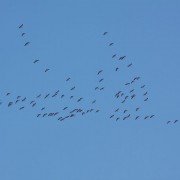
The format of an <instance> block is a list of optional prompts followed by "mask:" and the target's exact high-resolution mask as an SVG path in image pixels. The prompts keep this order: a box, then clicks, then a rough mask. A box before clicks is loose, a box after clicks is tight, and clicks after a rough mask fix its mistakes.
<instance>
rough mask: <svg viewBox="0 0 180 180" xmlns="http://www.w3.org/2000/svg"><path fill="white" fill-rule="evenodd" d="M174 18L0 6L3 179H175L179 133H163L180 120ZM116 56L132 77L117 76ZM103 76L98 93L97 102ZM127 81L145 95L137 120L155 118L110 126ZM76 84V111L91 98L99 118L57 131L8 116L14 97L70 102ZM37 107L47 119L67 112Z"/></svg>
mask: <svg viewBox="0 0 180 180" xmlns="http://www.w3.org/2000/svg"><path fill="white" fill-rule="evenodd" d="M179 19H180V1H179V0H171V1H169V0H109V1H108V0H76V1H73V0H71V1H70V0H38V1H37V0H31V1H24V0H16V1H14V0H6V1H1V2H0V22H1V26H0V27H1V33H0V99H1V101H2V102H4V103H3V104H2V105H1V106H0V179H2V180H40V179H43V180H61V179H63V180H121V179H122V180H132V179H134V180H170V179H173V180H179V179H180V165H179V163H180V156H179V152H180V144H179V135H180V124H178V123H177V124H169V125H167V124H166V122H167V121H168V120H172V121H174V120H175V119H179V115H180V114H179V112H180V110H179V109H180V107H179V104H180V96H179V92H180V71H179V67H180V61H179V57H180V50H179V49H180V36H179V32H180V23H179V22H180V21H179ZM21 23H24V27H23V30H19V29H18V26H19V25H20V24H21ZM22 31H23V32H26V36H25V37H21V32H22ZM104 31H108V32H109V33H108V35H107V36H106V37H103V36H102V33H103V32H104ZM27 41H30V42H31V44H30V45H29V46H28V47H24V46H23V45H24V43H25V42H27ZM110 42H114V43H115V44H114V46H113V47H111V48H110V47H108V43H110ZM114 53H117V54H119V55H126V56H127V61H128V62H129V63H130V62H132V63H133V68H132V69H131V70H129V71H128V70H127V69H124V68H122V69H121V68H120V70H119V72H118V73H115V71H114V68H115V67H116V66H117V64H115V62H114V60H112V58H111V56H112V54H114ZM34 59H40V62H39V63H38V64H36V65H34V64H33V63H32V62H33V60H34ZM118 66H119V65H118ZM122 66H124V65H122ZM120 67H121V66H120ZM46 68H50V71H49V72H48V73H44V70H45V69H46ZM100 69H103V70H104V74H103V75H102V76H103V77H104V79H105V81H104V82H103V85H104V87H105V90H104V91H102V92H100V93H99V94H98V93H95V92H94V90H93V89H94V87H95V86H96V84H97V75H96V74H97V71H98V70H100ZM134 75H139V76H141V83H143V84H146V87H147V90H148V93H149V101H148V102H147V104H146V108H145V109H144V110H143V111H142V112H141V113H142V114H143V115H146V114H147V113H150V114H155V115H156V117H155V118H154V119H152V120H147V121H144V120H139V121H134V120H133V119H130V120H128V121H122V120H120V121H117V122H116V121H115V120H111V119H109V115H111V113H112V112H113V111H114V109H115V108H116V107H118V106H119V107H120V108H121V106H122V105H121V103H119V104H118V102H117V100H116V99H114V98H113V93H115V92H117V90H118V89H121V87H122V83H124V82H126V81H128V80H129V79H130V78H131V77H133V76H134ZM67 77H71V81H70V82H68V83H69V84H67V83H66V82H65V79H66V78H67ZM74 85H75V86H76V91H74V93H75V94H74V95H75V96H77V97H84V98H86V100H87V101H86V102H85V103H84V104H82V106H87V102H88V101H91V100H93V99H97V100H98V102H97V104H96V105H95V106H96V107H95V108H98V109H100V110H101V111H100V113H98V114H93V113H92V114H91V115H87V116H84V117H81V116H79V117H76V118H74V119H73V120H67V121H64V122H59V121H57V119H51V118H44V119H43V118H36V114H37V109H36V108H31V107H28V105H25V106H26V108H25V109H24V110H23V111H19V110H18V106H13V107H11V108H8V107H7V102H9V101H10V100H12V99H15V98H16V96H17V95H21V96H23V97H27V98H28V101H29V100H30V99H33V98H34V97H36V96H37V95H38V94H39V93H42V94H46V93H48V92H50V93H53V92H55V91H56V90H58V89H59V90H60V91H61V92H63V93H64V94H68V93H69V95H70V92H69V88H71V87H72V86H74ZM140 85H141V84H140ZM7 92H11V95H10V96H8V97H6V96H5V94H6V93H7ZM137 93H139V91H138V92H137ZM26 103H27V102H26ZM39 103H40V105H39V107H41V106H46V107H48V108H49V111H54V110H55V111H58V109H62V108H63V107H64V106H66V105H67V106H73V103H69V101H68V100H66V99H64V100H60V98H59V100H57V99H56V100H50V99H49V100H48V101H46V102H45V101H44V100H42V99H40V100H39ZM82 103H83V102H82ZM27 104H28V103H27ZM137 104H139V106H140V107H144V106H145V105H144V103H142V101H140V100H139V101H138V100H137ZM134 107H135V106H133V105H131V104H129V105H128V107H127V108H132V109H133V108H134Z"/></svg>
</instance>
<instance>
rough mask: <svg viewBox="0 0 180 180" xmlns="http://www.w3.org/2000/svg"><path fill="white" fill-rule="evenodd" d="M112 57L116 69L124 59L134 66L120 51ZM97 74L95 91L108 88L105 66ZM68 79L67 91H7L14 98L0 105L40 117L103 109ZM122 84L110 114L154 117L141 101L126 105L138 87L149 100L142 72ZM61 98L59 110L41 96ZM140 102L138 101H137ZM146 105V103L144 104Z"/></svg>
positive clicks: (123, 117)
mask: <svg viewBox="0 0 180 180" xmlns="http://www.w3.org/2000/svg"><path fill="white" fill-rule="evenodd" d="M23 28H24V24H21V25H20V26H18V29H19V30H21V31H20V32H21V36H22V37H24V36H26V33H25V32H24V31H23ZM102 36H103V37H104V38H105V37H106V36H108V32H104V33H103V34H102ZM29 45H30V41H26V42H25V43H24V46H29ZM114 45H115V44H114V42H109V43H108V47H109V48H113V46H114ZM111 58H112V59H113V60H115V61H116V62H117V64H116V66H115V68H114V71H115V73H118V71H119V69H120V67H119V63H121V62H127V64H126V65H125V66H124V67H125V68H127V69H131V68H133V63H132V62H128V60H127V57H126V56H125V55H121V56H119V55H117V53H114V54H113V55H112V57H111ZM39 62H40V60H39V59H35V60H33V62H32V63H34V64H37V63H39ZM48 71H50V68H46V69H44V72H45V73H47V72H48ZM96 73H97V74H96V76H97V79H98V85H97V86H95V87H94V91H95V92H98V91H105V86H104V77H103V75H104V73H105V72H104V70H103V69H100V70H98V71H97V72H96ZM65 83H66V84H67V85H68V87H69V91H68V92H67V94H64V93H62V92H61V91H60V90H55V91H54V92H47V93H40V94H37V95H36V96H34V97H33V98H28V97H23V96H21V95H16V96H15V97H14V95H13V94H12V93H11V92H7V93H6V94H5V97H9V98H12V99H8V101H7V102H6V100H7V99H5V102H4V101H0V105H2V104H5V105H6V106H7V107H8V108H10V107H12V106H17V108H18V109H19V110H20V111H22V110H23V109H25V108H27V107H31V108H36V117H38V118H40V117H41V118H46V117H48V118H56V119H57V120H58V121H64V120H67V119H71V118H75V117H77V116H85V115H87V114H90V113H95V114H96V113H99V112H100V109H99V108H97V106H98V105H97V99H92V100H87V98H84V97H77V96H75V95H74V92H75V91H76V86H75V85H74V84H73V83H72V79H71V77H67V78H66V79H65ZM123 87H124V89H123V88H121V89H118V90H117V91H116V92H115V93H114V94H112V97H113V98H115V99H116V100H117V101H118V103H120V104H121V106H120V105H119V106H118V107H116V108H115V109H114V110H113V111H112V112H111V113H110V115H109V118H110V119H112V120H115V121H119V120H122V121H125V120H128V119H131V120H132V119H134V120H139V119H142V120H147V119H153V118H155V114H145V115H142V113H141V110H142V107H140V106H139V105H138V104H136V105H135V106H134V109H133V110H129V109H128V107H126V106H125V105H126V104H127V103H134V100H135V99H137V98H138V97H139V95H137V93H136V92H138V91H139V89H140V90H141V91H142V94H141V99H142V103H147V102H148V101H149V93H148V91H147V89H146V85H145V84H141V77H140V76H133V77H132V78H131V79H130V80H129V81H127V82H125V83H124V84H123ZM55 98H56V99H61V100H62V104H61V105H62V109H61V110H60V111H55V112H53V111H49V110H48V108H47V107H45V106H43V105H41V103H40V101H39V99H42V100H43V101H48V100H49V101H51V100H53V99H55ZM63 99H66V101H68V102H69V105H66V106H64V104H63ZM83 102H86V108H83V105H82V103H83ZM138 103H139V102H138ZM143 107H144V106H143ZM177 122H178V120H173V121H167V122H166V123H167V124H171V123H173V124H175V123H177Z"/></svg>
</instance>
